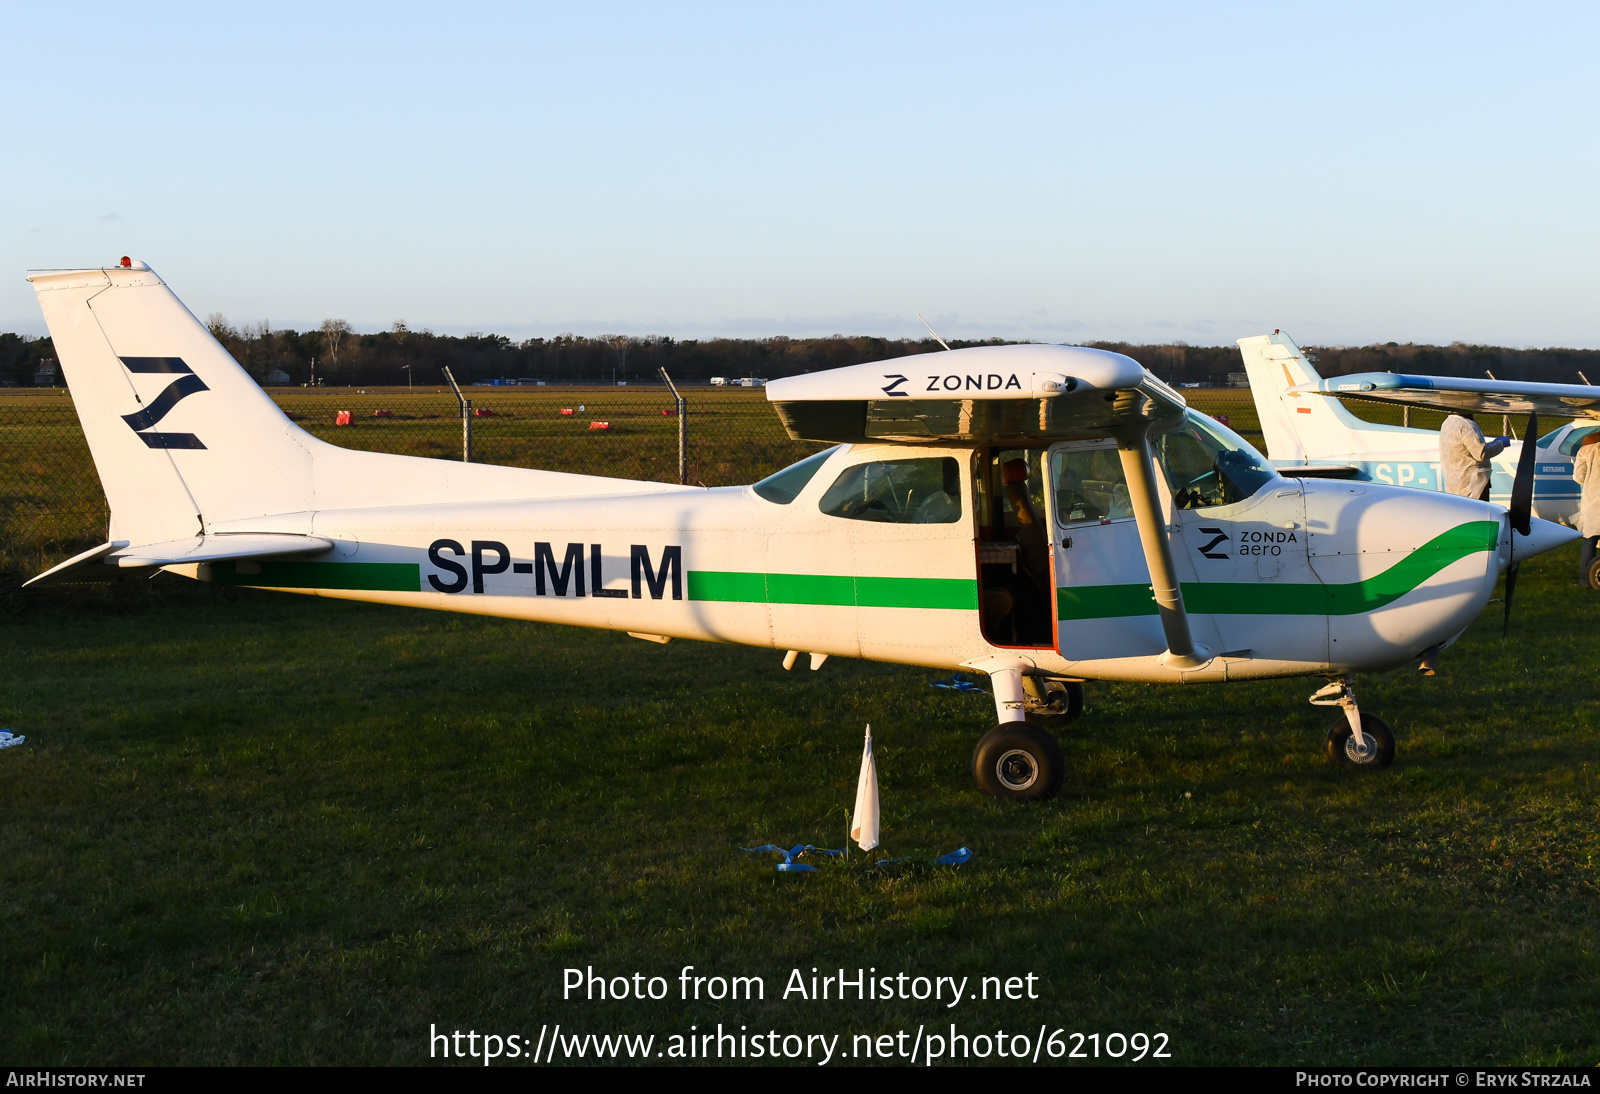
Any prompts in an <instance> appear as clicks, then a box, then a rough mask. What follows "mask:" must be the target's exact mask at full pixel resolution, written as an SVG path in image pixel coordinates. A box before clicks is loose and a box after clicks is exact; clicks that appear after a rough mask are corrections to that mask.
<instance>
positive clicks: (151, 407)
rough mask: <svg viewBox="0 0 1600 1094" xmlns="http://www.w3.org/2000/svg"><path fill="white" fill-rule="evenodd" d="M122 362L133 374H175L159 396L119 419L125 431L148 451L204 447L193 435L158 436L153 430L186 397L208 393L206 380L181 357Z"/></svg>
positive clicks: (173, 434)
mask: <svg viewBox="0 0 1600 1094" xmlns="http://www.w3.org/2000/svg"><path fill="white" fill-rule="evenodd" d="M121 360H122V366H123V367H124V368H126V369H127V370H128V371H129V372H132V373H134V374H135V375H137V374H140V373H148V372H158V373H167V374H169V375H170V374H174V373H176V374H177V375H178V378H177V379H176V380H174V381H172V383H170V384H168V385H167V386H166V387H165V388H163V389H162V391H161V394H160V395H157V396H156V397H155V398H154V399H152V400H150V402H148V403H146V404H145V408H144V409H143V410H141V411H138V412H137V413H134V414H124V415H123V416H122V420H123V421H125V422H127V423H128V428H129V429H131V430H133V431H134V433H135V434H137V435H138V437H139V439H140V440H141V441H143V442H144V443H145V445H146V446H147V447H150V448H204V447H205V445H203V444H201V443H200V438H199V437H196V436H195V435H194V434H193V433H158V432H155V431H154V429H153V428H152V427H153V426H155V425H156V424H157V423H159V422H160V421H161V419H162V418H165V417H166V416H167V414H168V413H169V412H170V411H171V410H172V408H173V407H175V406H177V405H178V404H179V403H180V402H182V401H183V400H184V399H185V398H187V397H188V396H190V395H193V394H194V393H195V392H197V391H209V390H211V389H210V388H208V387H206V385H205V381H203V380H201V379H200V377H198V376H196V375H195V374H194V370H193V369H191V368H190V367H189V366H188V365H186V364H184V363H183V358H181V357H123V358H121Z"/></svg>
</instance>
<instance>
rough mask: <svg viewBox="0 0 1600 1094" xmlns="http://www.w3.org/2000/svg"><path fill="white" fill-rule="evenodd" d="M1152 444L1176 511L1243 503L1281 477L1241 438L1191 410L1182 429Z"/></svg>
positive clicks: (1153, 440)
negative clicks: (1169, 488)
mask: <svg viewBox="0 0 1600 1094" xmlns="http://www.w3.org/2000/svg"><path fill="white" fill-rule="evenodd" d="M1151 440H1152V443H1153V447H1154V448H1155V455H1156V462H1157V463H1159V464H1160V465H1161V470H1162V471H1164V472H1165V473H1166V476H1167V485H1169V486H1170V487H1171V488H1172V503H1173V506H1174V507H1175V508H1178V509H1209V508H1211V507H1212V506H1215V505H1230V504H1232V503H1233V502H1236V501H1243V500H1244V499H1245V498H1248V497H1250V496H1251V495H1252V494H1254V493H1255V492H1256V491H1257V490H1260V489H1261V488H1262V487H1263V486H1265V485H1266V484H1267V483H1269V482H1271V481H1272V480H1273V479H1275V478H1277V477H1278V473H1277V472H1276V471H1274V470H1273V469H1272V465H1271V464H1269V463H1267V461H1266V460H1264V459H1262V458H1261V454H1260V453H1258V452H1257V451H1256V450H1255V449H1253V448H1251V447H1250V445H1249V444H1248V443H1246V441H1245V440H1244V438H1243V437H1240V436H1239V435H1238V434H1237V433H1235V432H1233V430H1231V429H1229V428H1228V427H1227V426H1225V425H1222V424H1221V423H1220V422H1217V421H1216V420H1214V419H1212V418H1208V417H1206V416H1205V415H1204V414H1197V413H1195V412H1194V411H1192V410H1191V411H1190V412H1189V413H1188V414H1187V415H1185V417H1184V421H1183V425H1181V426H1179V427H1178V428H1177V429H1174V430H1173V431H1172V432H1170V433H1163V434H1162V435H1161V436H1159V437H1153V438H1151Z"/></svg>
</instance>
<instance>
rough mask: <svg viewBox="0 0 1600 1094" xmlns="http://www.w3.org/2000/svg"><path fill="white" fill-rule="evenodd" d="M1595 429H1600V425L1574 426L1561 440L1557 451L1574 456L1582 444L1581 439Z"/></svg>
mask: <svg viewBox="0 0 1600 1094" xmlns="http://www.w3.org/2000/svg"><path fill="white" fill-rule="evenodd" d="M1597 429H1600V425H1580V426H1575V427H1574V428H1573V430H1572V432H1571V433H1568V434H1567V435H1566V437H1565V439H1563V440H1562V442H1561V447H1560V448H1559V449H1557V451H1559V452H1560V453H1561V454H1562V455H1563V456H1576V455H1577V454H1578V449H1579V448H1581V447H1582V446H1583V439H1584V438H1585V437H1587V436H1589V435H1590V434H1591V433H1593V432H1594V431H1595V430H1597Z"/></svg>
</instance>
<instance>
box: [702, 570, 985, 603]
mask: <svg viewBox="0 0 1600 1094" xmlns="http://www.w3.org/2000/svg"><path fill="white" fill-rule="evenodd" d="M689 599H690V600H713V601H721V602H724V603H740V604H833V605H840V606H859V607H863V608H945V609H953V610H957V611H961V610H965V611H976V610H977V607H978V583H977V582H976V581H973V580H971V579H970V578H945V577H851V576H849V575H835V574H761V573H747V572H739V571H724V570H690V571H689Z"/></svg>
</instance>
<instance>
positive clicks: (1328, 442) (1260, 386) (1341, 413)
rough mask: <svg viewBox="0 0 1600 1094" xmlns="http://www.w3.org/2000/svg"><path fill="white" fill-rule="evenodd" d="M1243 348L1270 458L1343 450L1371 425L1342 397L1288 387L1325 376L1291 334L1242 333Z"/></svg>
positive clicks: (1293, 458)
mask: <svg viewBox="0 0 1600 1094" xmlns="http://www.w3.org/2000/svg"><path fill="white" fill-rule="evenodd" d="M1239 352H1240V354H1241V355H1242V356H1243V357H1244V368H1245V372H1246V374H1247V375H1248V376H1249V378H1250V394H1251V395H1252V396H1253V397H1254V399H1255V403H1256V413H1257V415H1259V416H1260V418H1261V432H1262V433H1263V434H1264V435H1265V437H1266V442H1267V459H1269V460H1272V461H1274V462H1284V463H1299V462H1302V461H1305V460H1317V459H1324V458H1327V457H1329V456H1338V455H1343V454H1345V453H1348V452H1350V451H1352V450H1353V449H1354V447H1355V445H1354V444H1353V443H1352V437H1351V434H1352V433H1354V432H1357V431H1360V430H1363V429H1368V428H1371V427H1370V426H1369V425H1368V423H1366V422H1363V421H1362V420H1361V419H1359V418H1357V417H1356V416H1355V415H1354V414H1351V413H1350V412H1349V411H1348V410H1346V409H1345V407H1344V404H1342V403H1340V402H1339V400H1337V399H1331V398H1329V397H1327V396H1326V395H1312V394H1303V393H1298V392H1291V391H1289V390H1288V389H1289V388H1291V387H1293V386H1294V385H1296V384H1303V383H1307V382H1309V381H1312V380H1319V379H1321V377H1320V376H1319V375H1317V370H1316V369H1315V368H1313V367H1312V365H1311V362H1310V361H1308V360H1306V355H1305V354H1303V353H1301V352H1300V347H1299V346H1297V345H1295V344H1294V340H1293V339H1292V338H1290V337H1289V336H1288V335H1287V334H1283V333H1282V332H1280V331H1274V332H1273V333H1271V334H1261V335H1256V336H1255V337H1253V338H1241V339H1239Z"/></svg>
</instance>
